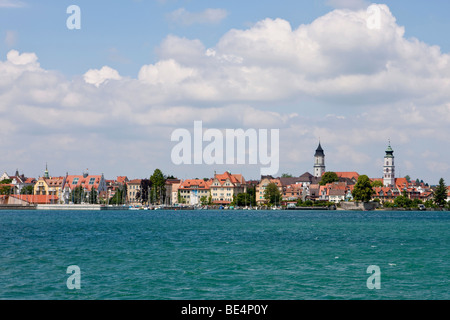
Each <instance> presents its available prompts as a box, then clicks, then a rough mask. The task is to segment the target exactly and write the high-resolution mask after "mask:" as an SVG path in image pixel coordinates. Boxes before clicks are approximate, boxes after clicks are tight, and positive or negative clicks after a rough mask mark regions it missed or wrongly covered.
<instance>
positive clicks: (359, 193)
mask: <svg viewBox="0 0 450 320" xmlns="http://www.w3.org/2000/svg"><path fill="white" fill-rule="evenodd" d="M374 193H375V192H374V191H373V189H372V184H371V183H370V179H369V177H368V176H366V175H361V176H359V178H358V182H357V183H356V185H355V187H354V188H353V192H352V195H353V198H354V199H355V200H357V201H363V202H369V201H370V199H371V198H372V195H373V194H374Z"/></svg>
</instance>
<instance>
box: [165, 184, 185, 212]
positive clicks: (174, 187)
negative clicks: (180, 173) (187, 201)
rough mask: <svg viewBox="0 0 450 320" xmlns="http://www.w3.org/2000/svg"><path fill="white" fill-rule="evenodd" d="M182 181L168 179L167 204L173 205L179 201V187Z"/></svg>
mask: <svg viewBox="0 0 450 320" xmlns="http://www.w3.org/2000/svg"><path fill="white" fill-rule="evenodd" d="M181 182H182V181H181V180H180V179H167V180H166V205H169V206H173V205H175V204H177V203H178V189H179V188H180V185H181Z"/></svg>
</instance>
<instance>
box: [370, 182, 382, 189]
mask: <svg viewBox="0 0 450 320" xmlns="http://www.w3.org/2000/svg"><path fill="white" fill-rule="evenodd" d="M382 186H383V182H381V181H380V180H375V181H373V182H372V188H377V187H382Z"/></svg>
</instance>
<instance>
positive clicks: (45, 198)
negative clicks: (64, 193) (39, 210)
mask: <svg viewBox="0 0 450 320" xmlns="http://www.w3.org/2000/svg"><path fill="white" fill-rule="evenodd" d="M11 197H13V198H16V199H20V200H22V201H25V202H28V203H34V204H52V203H56V202H57V201H58V196H56V195H26V194H20V195H11Z"/></svg>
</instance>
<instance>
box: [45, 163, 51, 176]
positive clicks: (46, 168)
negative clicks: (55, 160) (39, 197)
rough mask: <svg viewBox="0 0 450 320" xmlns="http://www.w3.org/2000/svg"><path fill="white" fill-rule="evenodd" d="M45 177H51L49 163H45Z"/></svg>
mask: <svg viewBox="0 0 450 320" xmlns="http://www.w3.org/2000/svg"><path fill="white" fill-rule="evenodd" d="M44 178H45V179H49V178H50V175H49V174H48V167H47V163H45V172H44Z"/></svg>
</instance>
